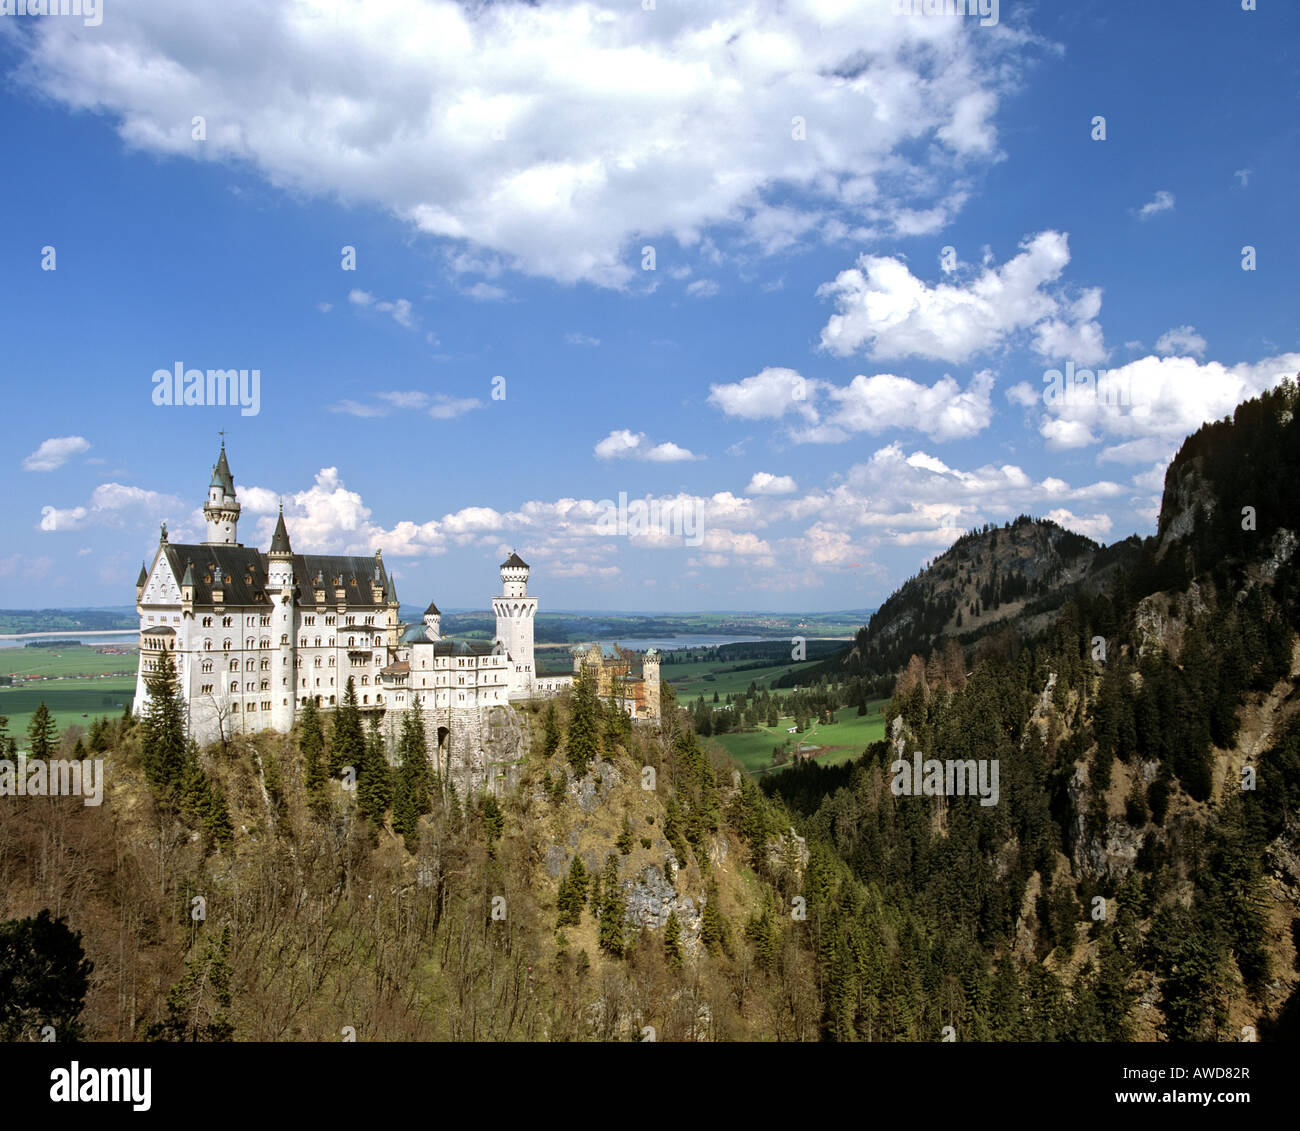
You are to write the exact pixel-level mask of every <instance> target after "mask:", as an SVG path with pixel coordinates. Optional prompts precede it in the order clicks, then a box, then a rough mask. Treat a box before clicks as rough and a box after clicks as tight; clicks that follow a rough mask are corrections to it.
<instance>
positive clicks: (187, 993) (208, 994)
mask: <svg viewBox="0 0 1300 1131" xmlns="http://www.w3.org/2000/svg"><path fill="white" fill-rule="evenodd" d="M230 938H231V936H230V927H229V926H225V927H222V929H221V934H220V935H219V936H217V937H216V938H208V939H206V940H204V945H203V948H202V951H201V952H200V953H199V954H197V955H195V956H194V957H193V958H189V959H187V960H186V962H185V973H184V975H183V976H182V977H181V978H180V979H179V980H178V981H177V982H176V983H175V984H174V985H173V986H172V988H171V989H170V990H169V991H168V992H167V1004H166V1012H165V1014H164V1015H163V1018H162V1020H160V1021H156V1022H154V1023H153V1024H152V1025H150V1026H149V1027H148V1028H147V1029H146V1030H145V1038H144V1039H145V1040H146V1041H173V1042H180V1041H231V1040H233V1039H234V1035H235V1027H234V1025H233V1024H232V1023H231V1021H230V1005H231V1001H232V995H231V992H230V979H231V974H232V970H231V966H230Z"/></svg>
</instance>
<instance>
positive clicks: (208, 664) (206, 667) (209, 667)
mask: <svg viewBox="0 0 1300 1131" xmlns="http://www.w3.org/2000/svg"><path fill="white" fill-rule="evenodd" d="M203 670H204V672H210V671H211V670H212V661H211V660H204V661H203Z"/></svg>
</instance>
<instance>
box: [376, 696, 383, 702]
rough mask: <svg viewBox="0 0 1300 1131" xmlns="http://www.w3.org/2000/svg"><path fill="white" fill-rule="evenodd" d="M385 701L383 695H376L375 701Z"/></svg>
mask: <svg viewBox="0 0 1300 1131" xmlns="http://www.w3.org/2000/svg"><path fill="white" fill-rule="evenodd" d="M383 701H384V697H383V696H382V695H376V696H375V702H376V703H382V702H383Z"/></svg>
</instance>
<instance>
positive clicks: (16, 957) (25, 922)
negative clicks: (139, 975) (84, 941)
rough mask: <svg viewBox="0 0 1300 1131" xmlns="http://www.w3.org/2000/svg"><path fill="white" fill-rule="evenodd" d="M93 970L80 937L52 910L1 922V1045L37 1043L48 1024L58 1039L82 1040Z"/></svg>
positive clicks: (93, 966)
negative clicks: (83, 1018)
mask: <svg viewBox="0 0 1300 1131" xmlns="http://www.w3.org/2000/svg"><path fill="white" fill-rule="evenodd" d="M94 969H95V964H94V963H93V962H91V961H89V960H88V959H87V958H86V955H85V951H84V950H83V949H82V946H81V933H80V932H78V931H72V930H70V929H69V927H68V925H67V923H66V922H65V921H64V920H63V919H62V918H58V919H55V918H53V917H52V916H51V915H50V912H49V910H48V908H43V909H42V910H41V911H40V912H38V913H37V915H36V916H35V917H33V918H30V919H11V920H10V921H9V922H7V923H0V1041H20V1040H26V1041H35V1040H39V1039H40V1030H41V1028H42V1027H43V1026H45V1025H51V1026H53V1027H54V1035H55V1037H56V1039H57V1040H59V1041H77V1040H80V1039H81V1036H82V1031H81V1021H80V1016H81V1010H82V1006H83V1005H84V1003H85V999H86V991H87V990H88V989H89V988H90V975H91V974H92V973H93V972H94Z"/></svg>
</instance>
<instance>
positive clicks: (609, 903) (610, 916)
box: [597, 852, 627, 958]
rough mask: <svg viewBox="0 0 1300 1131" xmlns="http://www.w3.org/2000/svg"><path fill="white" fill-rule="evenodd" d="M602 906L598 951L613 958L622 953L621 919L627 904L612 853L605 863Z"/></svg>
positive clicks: (616, 862) (616, 858)
mask: <svg viewBox="0 0 1300 1131" xmlns="http://www.w3.org/2000/svg"><path fill="white" fill-rule="evenodd" d="M602 887H603V890H604V904H603V906H602V907H601V909H600V932H599V934H598V936H597V941H598V942H599V943H600V949H601V950H603V951H605V952H606V953H608V954H612V955H614V957H615V958H617V957H619V956H621V955H622V953H623V946H624V941H623V919H624V917H625V916H626V915H627V904H626V902H625V901H624V899H623V889H622V888H621V887H620V886H619V882H618V857H617V856H615V855H614V854H613V853H612V852H611V853H610V854H609V857H608V859H606V861H605V879H604V883H603V885H602Z"/></svg>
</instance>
